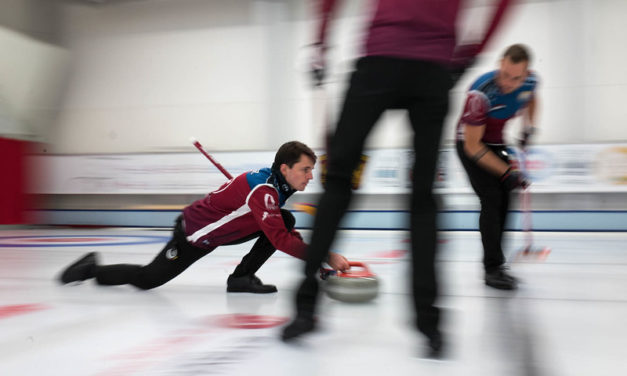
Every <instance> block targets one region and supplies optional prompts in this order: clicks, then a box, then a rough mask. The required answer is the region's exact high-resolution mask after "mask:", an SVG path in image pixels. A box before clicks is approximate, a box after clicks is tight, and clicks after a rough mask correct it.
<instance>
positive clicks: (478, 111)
mask: <svg viewBox="0 0 627 376" xmlns="http://www.w3.org/2000/svg"><path fill="white" fill-rule="evenodd" d="M497 73H498V70H495V71H492V72H488V73H485V74H483V75H482V76H481V77H479V78H478V79H477V80H476V81H475V82H474V83H473V84H472V85H471V86H470V89H469V90H468V95H467V97H466V105H465V106H464V111H463V112H462V115H461V118H460V120H459V123H458V124H457V140H458V141H462V140H463V139H464V127H465V126H481V125H485V132H484V134H483V138H482V139H481V141H482V142H483V143H486V144H504V142H503V128H504V127H505V123H506V122H507V121H508V120H509V119H511V118H513V117H514V116H516V115H517V114H518V111H520V110H521V109H523V108H525V107H526V106H527V104H529V101H530V100H531V99H532V98H533V96H534V95H535V91H536V86H537V77H536V75H535V73H533V72H529V75H528V76H527V78H526V79H525V82H524V83H523V84H522V85H521V86H520V87H519V88H518V89H516V90H514V91H513V92H511V93H508V94H503V93H502V92H501V89H500V88H499V86H498V85H497V83H496V75H497Z"/></svg>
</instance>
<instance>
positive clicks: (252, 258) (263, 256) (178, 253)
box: [94, 209, 295, 290]
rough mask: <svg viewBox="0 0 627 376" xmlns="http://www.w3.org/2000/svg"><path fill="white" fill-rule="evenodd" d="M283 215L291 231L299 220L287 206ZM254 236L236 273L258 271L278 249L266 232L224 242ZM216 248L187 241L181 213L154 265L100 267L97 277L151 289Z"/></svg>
mask: <svg viewBox="0 0 627 376" xmlns="http://www.w3.org/2000/svg"><path fill="white" fill-rule="evenodd" d="M281 214H282V216H283V220H284V222H285V223H286V227H288V229H289V230H291V229H292V228H293V227H294V223H295V219H294V216H293V215H292V213H290V212H289V211H287V210H285V209H281ZM254 238H258V239H257V241H256V242H255V243H254V244H253V247H252V248H251V250H250V252H248V254H246V255H245V256H244V258H243V259H242V261H241V262H240V264H239V265H238V266H237V268H236V269H235V272H233V274H235V276H240V275H245V274H254V273H255V272H257V270H258V269H259V268H260V267H261V266H262V265H263V264H264V263H265V262H266V261H267V260H268V258H270V256H272V254H273V253H274V252H275V251H276V248H275V247H274V246H273V245H272V243H270V241H269V240H268V238H267V237H266V235H265V234H264V233H263V232H262V231H259V232H256V233H253V234H251V235H248V236H246V237H243V238H241V239H238V240H236V241H234V242H231V243H228V244H223V245H234V244H240V243H244V242H247V241H249V240H252V239H254ZM214 249H215V247H214V248H211V249H202V248H198V247H195V246H193V245H191V244H190V243H189V242H187V239H186V237H185V231H184V229H183V218H182V216H179V217H178V218H177V219H176V222H175V225H174V229H173V231H172V238H171V239H170V241H168V243H167V244H166V245H165V246H164V247H163V249H162V250H161V252H159V254H158V255H157V256H156V257H155V258H154V259H153V260H152V262H150V264H148V265H145V266H141V265H133V264H117V265H103V266H96V267H95V270H94V276H95V278H96V281H97V282H98V284H100V285H126V284H130V285H133V286H135V287H137V288H140V289H142V290H148V289H152V288H155V287H159V286H161V285H163V284H165V283H166V282H168V281H170V280H171V279H173V278H174V277H176V276H178V275H179V274H181V273H182V272H183V271H185V269H187V268H188V267H189V266H190V265H192V264H193V263H195V262H196V261H198V260H199V259H201V258H202V257H204V256H206V255H207V254H209V253H210V252H211V251H213V250H214Z"/></svg>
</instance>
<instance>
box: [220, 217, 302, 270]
mask: <svg viewBox="0 0 627 376" xmlns="http://www.w3.org/2000/svg"><path fill="white" fill-rule="evenodd" d="M281 216H282V217H283V222H284V223H285V227H286V228H287V230H288V231H291V230H292V229H293V228H294V225H295V224H296V219H295V218H294V216H293V215H292V213H290V212H289V210H285V209H281ZM258 236H259V238H258V239H257V241H256V242H255V244H254V245H253V247H252V248H251V249H250V252H248V253H247V254H246V255H245V256H244V257H243V258H242V261H240V263H239V265H237V268H235V270H234V271H233V274H232V276H233V277H241V276H244V275H252V274H255V273H256V272H257V270H259V268H261V266H262V265H263V264H264V263H265V262H266V261H268V259H269V258H270V256H272V255H273V254H274V252H275V251H276V247H275V246H274V245H273V244H272V243H271V242H270V240H268V237H267V236H266V234H264V233H263V232H259V233H258ZM247 240H250V239H247Z"/></svg>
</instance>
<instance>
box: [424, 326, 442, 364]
mask: <svg viewBox="0 0 627 376" xmlns="http://www.w3.org/2000/svg"><path fill="white" fill-rule="evenodd" d="M428 338H429V340H428V342H427V343H428V345H429V349H428V351H427V354H426V357H427V358H429V359H435V360H439V359H443V358H444V342H443V340H442V333H440V332H439V331H438V332H435V333H433V334H432V335H430V336H429V337H428Z"/></svg>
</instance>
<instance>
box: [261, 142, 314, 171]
mask: <svg viewBox="0 0 627 376" xmlns="http://www.w3.org/2000/svg"><path fill="white" fill-rule="evenodd" d="M303 154H304V155H306V156H308V157H309V158H311V160H312V161H313V162H314V163H316V159H317V157H316V153H314V152H313V150H311V149H310V148H309V146H307V145H305V144H303V143H302V142H300V141H290V142H286V143H284V144H283V145H281V147H280V148H279V150H277V152H276V154H275V156H274V163H273V164H272V168H275V169H277V170H278V169H279V168H280V167H281V165H282V164H283V163H285V164H286V165H287V166H288V167H289V168H292V166H294V164H295V163H298V161H299V160H300V157H301V155H303Z"/></svg>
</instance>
